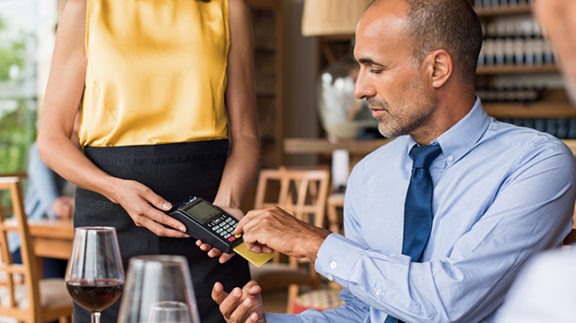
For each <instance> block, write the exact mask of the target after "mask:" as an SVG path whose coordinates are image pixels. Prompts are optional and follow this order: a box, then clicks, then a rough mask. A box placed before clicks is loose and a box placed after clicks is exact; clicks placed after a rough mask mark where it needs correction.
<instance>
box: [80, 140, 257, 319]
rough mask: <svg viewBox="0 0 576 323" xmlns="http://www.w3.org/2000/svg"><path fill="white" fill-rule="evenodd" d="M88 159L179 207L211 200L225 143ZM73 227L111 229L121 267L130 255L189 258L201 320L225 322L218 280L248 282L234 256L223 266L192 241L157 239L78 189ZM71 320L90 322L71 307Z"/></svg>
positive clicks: (97, 153)
mask: <svg viewBox="0 0 576 323" xmlns="http://www.w3.org/2000/svg"><path fill="white" fill-rule="evenodd" d="M84 152H85V154H86V156H87V157H88V158H89V159H90V160H92V162H93V163H94V164H96V166H98V167H99V168H101V169H102V170H104V171H105V172H107V173H108V174H111V175H113V176H116V177H120V178H125V179H131V180H136V181H138V182H140V183H142V184H144V185H146V186H148V187H150V188H151V189H152V190H153V191H154V192H156V193H157V194H159V195H160V196H162V197H164V198H165V199H167V200H169V201H170V202H172V203H177V202H179V201H181V200H183V199H184V198H186V197H187V196H191V195H192V196H199V197H203V198H205V199H206V200H208V201H212V200H213V199H214V197H215V195H216V192H217V190H218V186H219V183H220V179H221V177H222V171H223V169H224V164H225V162H226V157H227V154H228V141H226V140H214V141H202V142H193V143H180V144H164V145H150V146H127V147H126V146H125V147H86V148H85V150H84ZM75 203H76V207H75V214H74V226H75V227H79V226H104V225H105V226H114V227H115V228H116V231H117V234H118V242H119V244H120V250H121V254H122V259H123V262H124V268H125V270H126V272H127V271H128V263H129V260H130V258H131V257H133V256H137V255H148V254H170V255H182V256H184V257H185V258H187V260H188V265H189V267H190V275H191V277H192V283H193V285H194V294H195V296H196V300H197V303H198V310H199V312H200V313H199V314H200V319H201V322H203V323H204V322H224V320H223V318H222V316H221V314H220V311H219V310H218V305H217V304H216V303H215V302H214V301H213V300H212V298H211V297H210V294H211V291H212V286H213V285H214V283H215V282H216V281H220V282H222V283H223V284H224V287H225V288H226V290H231V289H232V288H234V287H236V286H243V285H244V284H245V283H246V282H248V280H249V279H250V274H249V270H248V264H247V262H246V261H245V260H244V259H243V258H241V257H238V256H236V257H233V258H232V259H231V261H229V262H227V263H226V264H219V263H218V259H217V258H216V259H215V258H209V257H208V256H207V255H206V253H205V252H203V251H201V250H200V249H199V248H198V247H197V246H196V245H195V242H196V239H194V238H184V239H175V238H161V237H158V236H156V235H155V234H153V233H152V232H150V231H148V230H147V229H145V228H141V227H136V226H135V225H134V222H133V221H132V219H131V218H130V217H129V216H128V214H127V213H126V212H125V211H124V209H123V208H122V207H120V206H119V205H117V204H114V203H112V202H110V201H109V200H108V199H106V198H105V197H103V196H101V195H99V194H97V193H94V192H91V191H87V190H84V189H81V188H78V189H77V192H76V198H75ZM120 302H121V301H118V302H116V304H114V305H113V306H111V307H110V308H108V309H106V310H105V311H103V312H102V318H101V322H102V323H108V322H116V319H117V315H118V310H119V306H120ZM74 322H75V323H81V322H90V317H89V313H88V312H87V311H86V310H84V309H82V308H80V307H79V306H76V305H75V307H74Z"/></svg>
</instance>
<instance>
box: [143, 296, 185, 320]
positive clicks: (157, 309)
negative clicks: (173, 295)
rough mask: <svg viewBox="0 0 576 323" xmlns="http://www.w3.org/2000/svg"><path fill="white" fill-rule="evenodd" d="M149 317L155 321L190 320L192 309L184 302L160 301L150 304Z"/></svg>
mask: <svg viewBox="0 0 576 323" xmlns="http://www.w3.org/2000/svg"><path fill="white" fill-rule="evenodd" d="M148 319H149V321H150V322H154V323H173V322H190V321H191V319H190V309H189V308H188V304H186V303H184V302H176V301H160V302H156V303H153V304H152V306H150V314H149V318H148Z"/></svg>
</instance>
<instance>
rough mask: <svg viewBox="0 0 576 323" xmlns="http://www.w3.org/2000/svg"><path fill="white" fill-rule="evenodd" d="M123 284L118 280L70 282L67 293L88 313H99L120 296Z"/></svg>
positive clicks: (67, 283)
mask: <svg viewBox="0 0 576 323" xmlns="http://www.w3.org/2000/svg"><path fill="white" fill-rule="evenodd" d="M123 285H124V283H123V282H122V281H120V280H118V279H95V280H83V279H81V280H71V281H68V282H66V288H67V289H68V293H70V296H72V298H73V299H74V301H75V302H76V303H78V305H80V306H82V307H84V308H85V309H87V310H88V311H90V312H101V311H103V310H104V309H106V308H108V306H110V305H112V304H114V302H116V301H117V300H118V299H119V298H120V295H122V287H123Z"/></svg>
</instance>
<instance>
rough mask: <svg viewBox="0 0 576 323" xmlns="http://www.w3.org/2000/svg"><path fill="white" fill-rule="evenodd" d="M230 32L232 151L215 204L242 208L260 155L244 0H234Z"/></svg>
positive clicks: (228, 101)
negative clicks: (241, 205) (241, 204)
mask: <svg viewBox="0 0 576 323" xmlns="http://www.w3.org/2000/svg"><path fill="white" fill-rule="evenodd" d="M230 33H231V47H230V54H229V58H228V71H227V72H228V85H227V88H226V107H227V110H228V119H229V128H230V138H231V151H230V155H229V156H228V159H227V161H226V166H225V168H224V174H223V176H222V181H221V182H220V188H219V189H218V194H217V195H216V199H215V202H214V203H215V204H218V205H220V206H224V207H229V208H236V209H238V208H240V203H241V201H242V198H243V197H244V195H245V193H246V191H247V190H248V188H249V187H250V185H252V184H253V183H254V179H255V176H256V172H257V169H258V159H259V158H260V138H259V134H258V122H257V113H256V97H255V93H254V62H253V40H252V28H251V23H250V12H249V8H248V6H247V5H246V3H245V1H244V0H230Z"/></svg>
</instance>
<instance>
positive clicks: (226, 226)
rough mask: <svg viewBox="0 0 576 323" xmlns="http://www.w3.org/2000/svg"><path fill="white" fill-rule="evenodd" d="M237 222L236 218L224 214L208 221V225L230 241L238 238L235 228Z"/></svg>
mask: <svg viewBox="0 0 576 323" xmlns="http://www.w3.org/2000/svg"><path fill="white" fill-rule="evenodd" d="M237 224H238V221H236V219H234V218H232V217H230V216H226V215H224V214H222V215H221V216H219V217H216V218H214V219H213V220H212V221H210V222H209V223H207V225H208V227H209V228H210V229H212V231H214V232H215V233H216V234H217V235H219V236H221V237H222V238H224V239H227V240H228V241H230V242H232V241H234V240H236V238H238V236H235V235H234V229H235V228H236V225H237Z"/></svg>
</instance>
